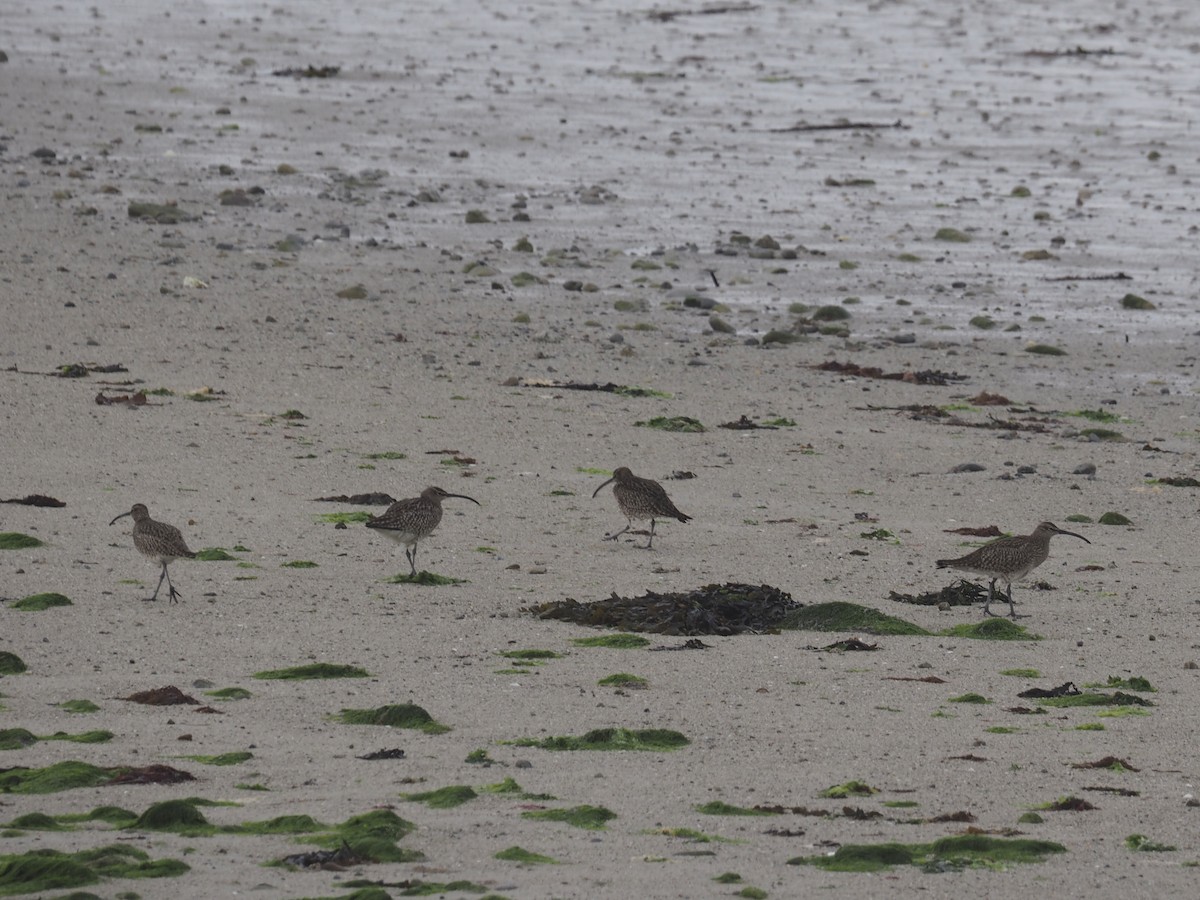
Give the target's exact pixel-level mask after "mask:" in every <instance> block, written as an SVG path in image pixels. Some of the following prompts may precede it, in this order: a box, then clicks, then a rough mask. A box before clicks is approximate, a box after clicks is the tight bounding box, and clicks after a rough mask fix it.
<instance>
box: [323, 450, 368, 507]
mask: <svg viewBox="0 0 1200 900" xmlns="http://www.w3.org/2000/svg"><path fill="white" fill-rule="evenodd" d="M367 458H368V459H374V458H375V456H372V455H370V454H368V456H367ZM371 518H372V516H371V514H370V513H369V512H366V511H365V510H357V511H355V512H336V513H321V514H320V515H318V516H317V521H318V522H328V523H329V524H330V525H359V524H362V523H363V522H367V521H369V520H370V519H371Z"/></svg>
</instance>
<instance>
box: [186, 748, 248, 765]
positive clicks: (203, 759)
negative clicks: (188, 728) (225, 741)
mask: <svg viewBox="0 0 1200 900" xmlns="http://www.w3.org/2000/svg"><path fill="white" fill-rule="evenodd" d="M184 759H190V760H193V761H194V762H198V763H203V764H204V765H206V766H236V765H238V763H244V762H245V761H246V760H248V759H254V754H253V753H251V752H250V751H249V750H234V751H232V752H230V753H218V754H216V755H214V756H204V755H202V754H201V755H198V756H185V757H184Z"/></svg>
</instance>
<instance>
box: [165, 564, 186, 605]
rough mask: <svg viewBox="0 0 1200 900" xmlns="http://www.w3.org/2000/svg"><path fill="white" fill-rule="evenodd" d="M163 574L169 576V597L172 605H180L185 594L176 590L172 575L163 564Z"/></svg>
mask: <svg viewBox="0 0 1200 900" xmlns="http://www.w3.org/2000/svg"><path fill="white" fill-rule="evenodd" d="M163 574H164V575H166V576H167V595H168V596H169V597H170V598H171V602H172V603H178V602H179V598H180V597H182V596H183V594H181V593H179V591H177V590H175V585H173V584H171V573H170V572H168V571H167V564H166V563H163Z"/></svg>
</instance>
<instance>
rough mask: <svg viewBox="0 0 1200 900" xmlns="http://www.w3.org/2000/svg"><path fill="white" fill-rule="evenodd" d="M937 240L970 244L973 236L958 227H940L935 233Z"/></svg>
mask: <svg viewBox="0 0 1200 900" xmlns="http://www.w3.org/2000/svg"><path fill="white" fill-rule="evenodd" d="M933 239H934V240H935V241H950V242H951V243H954V244H969V243H970V242H971V236H970V235H969V234H967V233H966V232H965V231H959V230H958V229H957V228H939V229H938V230H937V231H936V232H935V233H934V235H933Z"/></svg>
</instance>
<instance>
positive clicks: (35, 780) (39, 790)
mask: <svg viewBox="0 0 1200 900" xmlns="http://www.w3.org/2000/svg"><path fill="white" fill-rule="evenodd" d="M111 780H112V772H111V770H109V769H102V768H100V767H99V766H93V765H91V764H90V763H85V762H77V761H75V760H64V761H63V762H58V763H55V764H54V765H52V766H46V767H45V768H43V769H27V768H24V767H20V766H18V767H16V768H12V769H6V770H4V771H0V793H8V794H56V793H58V792H59V791H69V790H73V789H75V788H85V787H98V786H99V785H102V784H107V783H108V782H109V781H111Z"/></svg>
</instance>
